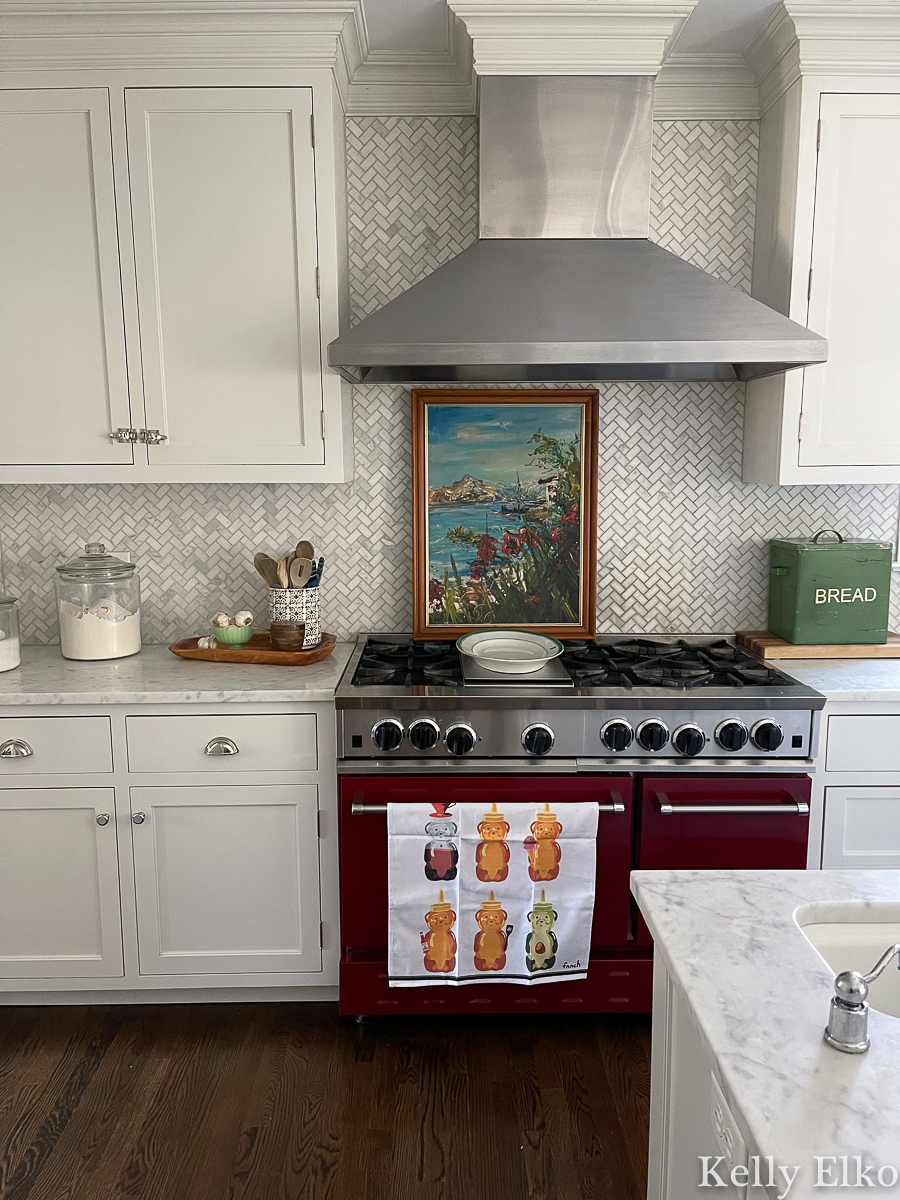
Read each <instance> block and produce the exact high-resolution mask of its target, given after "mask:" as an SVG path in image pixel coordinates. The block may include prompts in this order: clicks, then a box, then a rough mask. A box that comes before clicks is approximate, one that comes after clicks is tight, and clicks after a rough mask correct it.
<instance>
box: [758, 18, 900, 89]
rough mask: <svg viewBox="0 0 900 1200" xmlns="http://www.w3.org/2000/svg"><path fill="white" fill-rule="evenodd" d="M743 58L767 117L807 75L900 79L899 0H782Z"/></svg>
mask: <svg viewBox="0 0 900 1200" xmlns="http://www.w3.org/2000/svg"><path fill="white" fill-rule="evenodd" d="M744 58H745V60H746V62H747V65H748V67H749V68H750V71H751V73H752V75H753V76H754V78H755V80H756V82H757V86H758V87H759V97H760V109H761V111H763V112H765V110H766V109H767V108H769V106H770V105H772V104H773V103H774V102H775V101H776V100H777V99H778V98H779V96H781V95H783V93H784V92H785V91H786V90H787V88H789V87H790V86H791V84H793V83H795V82H796V81H797V80H798V79H800V78H801V77H802V76H804V75H819V76H822V75H856V76H865V75H871V76H890V75H893V76H897V77H900V0H784V2H783V4H782V6H781V7H780V8H778V9H776V10H775V12H774V13H773V14H772V16H771V17H770V18H769V20H768V21H767V22H766V24H765V25H764V26H763V28H762V29H761V30H760V32H759V33H758V34H757V36H756V37H755V38H754V39H753V41H752V42H751V43H750V45H749V46H748V47H747V50H746V52H745V54H744Z"/></svg>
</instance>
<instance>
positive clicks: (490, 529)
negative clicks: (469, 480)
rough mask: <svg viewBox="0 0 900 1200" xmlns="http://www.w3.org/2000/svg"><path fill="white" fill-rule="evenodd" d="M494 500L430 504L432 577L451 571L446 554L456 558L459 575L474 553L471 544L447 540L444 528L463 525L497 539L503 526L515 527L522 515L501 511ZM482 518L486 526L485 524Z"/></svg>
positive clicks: (513, 528)
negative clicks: (476, 502) (475, 502)
mask: <svg viewBox="0 0 900 1200" xmlns="http://www.w3.org/2000/svg"><path fill="white" fill-rule="evenodd" d="M499 507H500V505H499V504H498V503H497V501H496V500H492V501H490V502H484V503H481V504H433V505H431V506H430V507H429V510H428V549H429V564H430V574H431V577H432V578H433V579H434V578H436V579H443V576H444V570H445V569H446V570H447V571H450V572H451V578H452V566H451V563H450V555H451V554H452V555H453V557H454V558H455V559H456V569H457V570H458V571H459V573H460V575H468V573H469V562H470V560H471V559H473V558H474V557H475V547H474V546H460V545H459V544H458V543H456V542H450V541H448V540H447V537H446V533H447V530H448V529H458V528H459V526H460V525H465V527H466V528H467V529H474V530H475V531H476V532H478V533H489V534H490V535H491V537H495V538H496V539H497V540H498V541H501V540H502V539H503V535H504V533H505V532H506V531H507V529H512V530H515V529H519V528H520V527H521V525H522V518H521V517H519V516H516V515H515V513H501V512H497V511H496V510H497V509H498V508H499ZM485 520H486V521H487V527H485Z"/></svg>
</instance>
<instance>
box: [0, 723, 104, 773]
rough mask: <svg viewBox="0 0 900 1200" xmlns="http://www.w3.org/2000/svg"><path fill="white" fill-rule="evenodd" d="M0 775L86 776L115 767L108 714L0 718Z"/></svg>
mask: <svg viewBox="0 0 900 1200" xmlns="http://www.w3.org/2000/svg"><path fill="white" fill-rule="evenodd" d="M4 746H7V747H8V748H10V749H12V748H16V749H18V750H19V752H20V755H21V757H20V756H16V757H14V758H7V757H6V754H4V753H0V777H3V776H11V777H15V776H19V777H21V776H23V775H56V774H62V773H65V774H66V775H85V774H94V773H98V774H99V773H104V772H107V771H111V770H112V766H113V765H112V739H111V734H110V726H109V717H4V718H0V751H2V749H3V747H4Z"/></svg>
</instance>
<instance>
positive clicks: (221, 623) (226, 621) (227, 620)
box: [212, 613, 231, 629]
mask: <svg viewBox="0 0 900 1200" xmlns="http://www.w3.org/2000/svg"><path fill="white" fill-rule="evenodd" d="M212 623H213V625H215V626H217V627H218V628H219V629H227V628H228V626H229V625H230V624H231V617H229V615H228V613H216V615H215V616H214V617H213V619H212Z"/></svg>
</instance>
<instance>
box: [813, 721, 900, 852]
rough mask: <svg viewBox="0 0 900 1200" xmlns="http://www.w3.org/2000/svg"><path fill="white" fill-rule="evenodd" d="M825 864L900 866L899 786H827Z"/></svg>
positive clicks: (823, 845) (824, 842)
mask: <svg viewBox="0 0 900 1200" xmlns="http://www.w3.org/2000/svg"><path fill="white" fill-rule="evenodd" d="M854 719H855V718H854ZM822 866H823V867H835V868H840V867H844V868H850V869H853V868H856V867H862V868H870V867H887V868H892V869H896V868H898V867H900V788H896V787H830V788H826V789H825V837H824V839H823V843H822Z"/></svg>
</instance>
